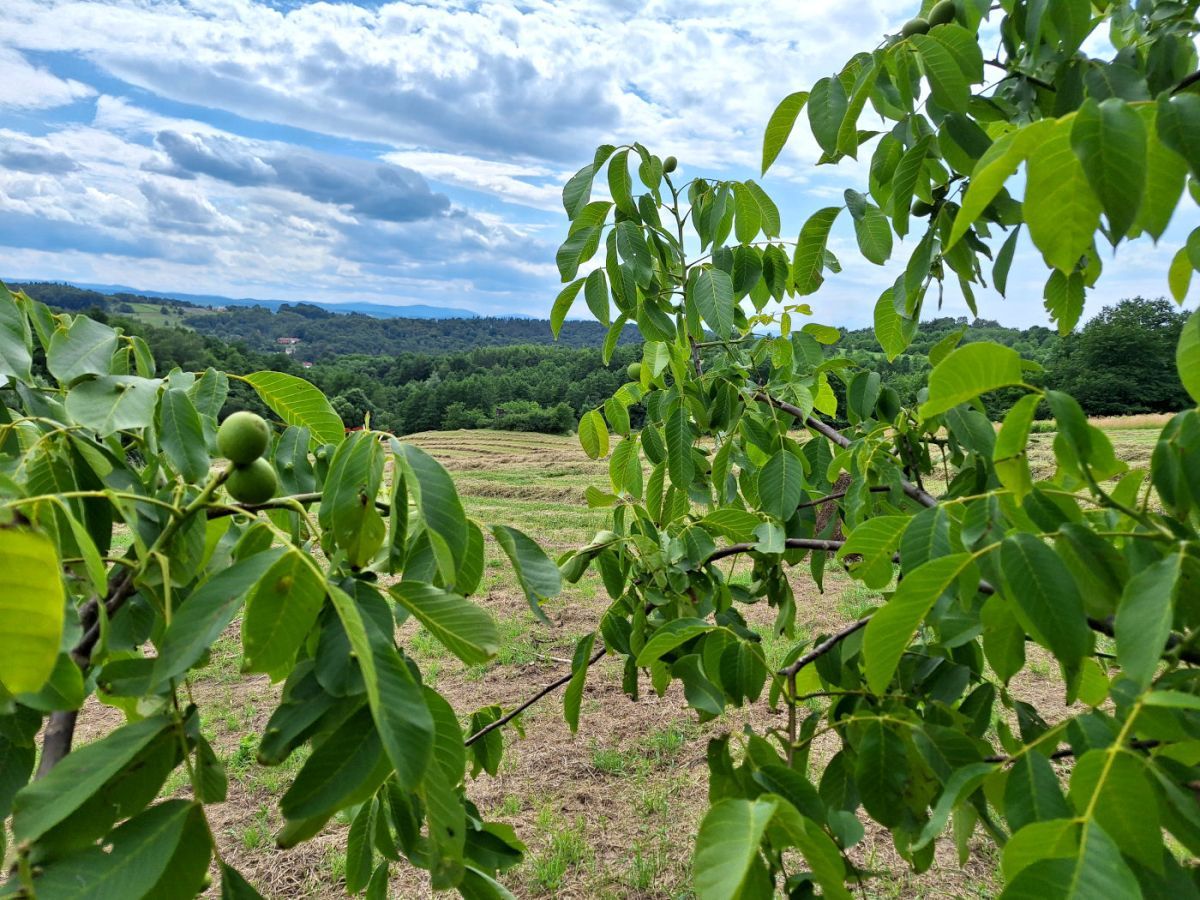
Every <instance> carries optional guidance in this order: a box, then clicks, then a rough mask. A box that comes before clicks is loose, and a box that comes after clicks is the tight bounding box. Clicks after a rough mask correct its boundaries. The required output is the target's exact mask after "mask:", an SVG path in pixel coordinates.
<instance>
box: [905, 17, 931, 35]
mask: <svg viewBox="0 0 1200 900" xmlns="http://www.w3.org/2000/svg"><path fill="white" fill-rule="evenodd" d="M928 33H929V20H928V19H922V18H920V17H919V16H918V17H917V18H915V19H909V20H908V21H907V22H905V23H904V27H903V28H901V29H900V36H901V37H912V36H913V35H914V34H928Z"/></svg>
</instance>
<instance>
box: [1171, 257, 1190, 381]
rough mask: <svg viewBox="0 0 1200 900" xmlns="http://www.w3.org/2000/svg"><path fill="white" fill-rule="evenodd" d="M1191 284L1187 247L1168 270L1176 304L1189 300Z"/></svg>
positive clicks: (1172, 261) (1172, 294)
mask: <svg viewBox="0 0 1200 900" xmlns="http://www.w3.org/2000/svg"><path fill="white" fill-rule="evenodd" d="M1191 283H1192V261H1191V260H1190V259H1189V258H1188V251H1187V247H1180V248H1179V252H1178V253H1176V254H1175V256H1174V258H1173V259H1172V260H1171V266H1170V268H1169V269H1168V270H1167V285H1168V286H1169V287H1170V289H1171V296H1172V297H1174V298H1175V302H1176V303H1183V301H1184V300H1186V299H1187V292H1188V287H1189V286H1190V285H1191ZM1181 371H1182V370H1181ZM1188 393H1191V392H1190V391H1189V392H1188Z"/></svg>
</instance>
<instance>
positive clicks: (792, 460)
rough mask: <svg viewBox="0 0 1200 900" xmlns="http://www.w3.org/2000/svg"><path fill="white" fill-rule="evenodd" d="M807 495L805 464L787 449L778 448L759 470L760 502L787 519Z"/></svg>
mask: <svg viewBox="0 0 1200 900" xmlns="http://www.w3.org/2000/svg"><path fill="white" fill-rule="evenodd" d="M803 496H804V464H803V463H802V462H800V460H799V459H797V458H796V455H795V454H794V453H792V452H791V451H789V450H787V449H783V450H779V451H778V452H776V453H775V455H774V456H772V457H771V458H770V459H769V460H767V461H766V463H764V464H763V467H762V468H761V469H759V471H758V497H759V506H760V508H761V509H762V511H763V512H765V513H766V514H767V515H769V516H774V517H775V518H776V519H779V520H780V521H783V522H786V521H787V520H788V519H790V518H791V517H792V513H794V512H795V511H796V507H797V506H799V505H800V498H801V497H803Z"/></svg>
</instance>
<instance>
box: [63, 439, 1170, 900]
mask: <svg viewBox="0 0 1200 900" xmlns="http://www.w3.org/2000/svg"><path fill="white" fill-rule="evenodd" d="M1143 435H1147V436H1151V439H1150V440H1149V442H1147V441H1146V439H1145V438H1143ZM1153 435H1154V432H1152V431H1145V432H1141V431H1132V430H1130V431H1127V432H1126V431H1121V432H1114V435H1113V436H1114V440H1115V442H1116V443H1117V445H1118V446H1117V449H1118V453H1119V454H1122V455H1124V456H1126V458H1132V459H1131V461H1134V460H1139V458H1140V457H1145V458H1148V455H1149V450H1150V449H1151V448H1152V446H1153V440H1152V436H1153ZM411 440H413V442H414V443H417V444H419V445H420V446H422V447H424V448H425V449H426V450H427V451H429V452H430V453H432V454H434V455H435V456H437V457H438V458H439V459H440V460H441V461H442V462H443V463H444V464H445V465H446V466H447V468H449V469H450V470H451V471H452V472H453V473H454V475H455V478H456V481H457V483H458V486H459V490H460V492H461V493H462V495H463V499H464V502H465V504H466V506H467V510H468V513H469V514H471V515H472V516H474V517H475V518H477V519H478V520H479V521H480V522H483V523H506V524H511V525H515V526H517V527H519V528H521V529H523V530H525V531H526V532H527V533H529V534H530V535H531V536H533V537H535V538H537V539H538V540H539V541H542V542H543V544H544V546H546V547H547V549H548V550H550V551H551V552H561V551H562V550H564V549H567V548H569V547H574V546H578V545H580V544H582V543H584V542H586V541H587V540H588V539H590V538H591V536H592V535H593V534H594V533H595V531H596V530H598V529H599V528H601V527H603V525H604V520H605V513H604V511H603V510H589V509H588V508H587V506H586V505H585V503H584V501H583V490H584V488H585V487H586V485H588V484H599V485H603V484H605V483H607V464H606V463H605V462H603V461H602V462H593V461H590V460H588V459H587V458H586V457H585V456H584V455H583V453H582V452H581V451H580V450H579V448H578V444H577V443H576V442H575V440H574V439H573V438H554V437H547V436H541V435H515V434H506V433H499V432H453V433H436V434H427V435H418V436H415V437H413V438H411ZM1035 440H1036V441H1038V442H1039V444H1044V446H1045V449H1046V450H1048V447H1049V444H1050V443H1051V442H1052V440H1053V435H1037V436H1035ZM1035 452H1038V451H1035ZM1041 452H1045V451H1044V450H1042V451H1041ZM1043 462H1044V461H1042V460H1035V465H1038V464H1041V463H1043ZM485 533H486V530H485ZM800 568H801V570H802V571H801V572H799V573H797V574H796V575H795V577H794V579H793V582H794V585H793V586H794V589H795V591H796V596H797V605H798V608H799V613H798V622H797V625H798V629H797V630H798V634H797V640H802V639H805V638H811V637H812V636H814V635H816V634H818V633H820V632H822V631H830V630H833V629H835V628H837V627H839V626H841V625H843V624H845V623H846V622H849V621H851V620H852V619H854V618H857V616H858V615H859V614H860V611H861V610H862V609H863V608H865V607H866V606H869V605H870V604H871V603H872V602H873V601H874V599H875V598H874V597H873V596H872V595H871V594H870V593H869V592H866V591H865V590H864V589H862V588H861V587H860V586H859V585H857V584H855V583H853V582H851V581H849V579H847V578H845V577H844V576H842V575H840V573H837V572H834V573H833V574H832V575H831V576H830V577H829V578H828V579H827V582H826V592H825V593H824V594H822V593H820V592H819V591H818V590H817V589H816V586H815V585H813V584H812V582H811V580H809V579H808V577H807V572H806V570H805V567H800ZM484 578H485V581H484V583H483V585H482V588H481V592H480V594H479V602H481V603H482V604H483V605H484V606H486V607H487V608H488V609H490V610H491V611H492V613H493V614H494V615H495V617H496V619H497V622H498V624H499V627H500V632H501V636H502V642H503V646H502V649H501V651H500V653H499V655H498V657H497V659H496V660H494V661H493V662H492V663H490V664H488V665H486V666H482V667H471V668H468V667H465V666H463V665H462V664H461V663H459V662H458V660H456V659H455V658H454V657H452V656H450V655H449V654H447V653H446V652H445V651H444V650H442V648H441V647H440V645H438V644H437V643H436V642H435V641H433V640H432V639H430V638H429V636H428V635H426V634H424V633H423V632H421V631H420V630H419V629H418V628H417V627H416V626H415V624H411V623H410V624H408V625H406V626H405V631H404V638H405V642H406V643H405V646H406V648H407V649H408V650H409V652H411V653H412V655H413V656H414V657H415V658H416V659H417V660H418V661H419V662H420V664H421V668H422V671H423V672H424V673H425V677H426V680H427V681H428V682H430V683H432V684H433V685H434V686H436V687H437V689H438V690H439V691H441V692H442V693H443V694H444V695H445V696H446V698H447V699H448V700H449V701H450V702H451V704H452V705H453V706H454V707H455V709H457V710H458V711H459V712H460V714H463V715H464V716H465V715H469V713H470V712H471V711H472V710H474V709H477V708H479V707H482V706H486V705H489V704H493V703H495V704H499V705H501V706H503V707H506V708H509V707H512V706H514V705H516V704H517V703H518V702H520V701H521V700H522V699H524V698H525V697H527V696H528V695H529V694H531V693H533V692H534V691H535V690H536V689H537V688H539V687H541V686H542V685H544V684H547V683H549V682H550V681H553V680H555V679H556V678H557V677H559V676H560V675H561V674H563V673H564V672H565V671H567V670H568V668H569V665H570V664H569V660H570V657H571V654H572V652H573V648H574V645H575V642H576V640H578V638H579V637H580V636H581V635H583V634H585V633H587V632H589V631H591V630H593V629H594V628H595V627H596V624H597V622H598V620H599V617H600V615H601V614H602V612H603V611H604V609H605V608H606V606H607V603H608V598H607V597H606V595H605V593H604V590H603V587H602V586H601V584H600V583H599V580H598V578H596V577H594V576H592V575H589V576H587V577H585V578H584V579H583V580H582V581H581V582H580V584H579V585H576V586H571V587H570V588H569V589H568V590H567V591H565V592H564V594H563V595H562V596H561V597H559V598H557V599H556V600H555V601H553V602H551V603H549V604H546V607H545V608H546V611H547V612H548V613H549V615H550V616H551V619H552V625H550V626H546V625H544V624H541V623H538V622H537V621H536V620H535V619H534V618H533V616H532V614H531V613H530V612H529V609H528V607H527V605H526V602H525V599H524V596H523V595H522V594H520V593H519V591H518V590H516V589H515V587H514V585H513V583H512V581H511V580H510V577H509V572H508V569H507V563H506V561H504V560H503V558H502V554H500V552H499V549H498V548H497V547H496V546H495V545H494V544H493V543H492V542H491V538H490V537H489V538H488V548H487V561H486V567H485V576H484ZM758 611H759V610H758V607H754V608H753V609H752V610H751V612H752V613H753V612H758ZM765 613H766V611H764V614H765ZM789 646H790V643H789V642H785V641H782V640H780V641H773V642H771V643H770V644H769V645H768V647H767V652H768V655H769V658H770V659H771V660H774V661H777V660H778V659H780V658H781V657H782V656H783V655H784V654H785V653H786V651H787V649H788V647H789ZM239 662H240V646H239V637H238V632H237V623H235V624H234V626H233V627H232V628H231V629H230V631H229V632H227V633H226V634H225V635H224V636H223V637H222V638H221V639H220V641H219V642H218V644H217V646H216V647H215V648H214V652H213V654H212V662H211V663H210V665H209V666H208V667H207V668H206V669H204V670H203V671H202V672H201V673H200V676H199V677H198V678H196V679H195V680H194V681H193V683H192V684H191V686H190V689H191V691H192V694H193V697H194V699H195V701H196V702H197V703H198V704H199V706H200V708H201V710H202V724H203V727H204V730H205V733H206V734H207V735H208V736H209V738H210V740H212V741H213V744H214V746H215V748H216V750H217V752H218V754H219V755H220V756H221V757H222V759H223V760H224V761H225V764H226V767H227V770H228V772H229V778H230V790H229V798H228V800H227V802H225V803H224V804H220V805H216V806H212V807H209V816H210V819H211V822H212V824H213V827H214V830H215V832H216V834H217V837H218V841H219V844H220V848H221V852H222V855H223V856H224V858H225V859H226V860H227V861H229V862H230V863H231V864H233V865H234V866H236V867H237V868H238V869H239V870H240V871H241V872H242V873H243V874H244V875H245V876H246V877H247V878H248V879H250V881H251V882H252V883H254V884H255V885H256V886H257V887H258V888H259V890H260V891H262V893H263V894H264V895H265V896H268V897H278V898H290V897H336V896H343V895H344V888H343V874H344V869H345V842H346V832H347V829H348V825H349V823H348V822H346V821H342V820H336V819H335V820H334V821H333V822H331V824H330V825H329V826H328V827H327V828H326V829H325V831H324V832H323V833H322V834H320V835H319V836H318V837H316V838H315V839H313V840H312V841H309V842H307V843H305V844H303V845H301V846H300V847H298V848H296V849H293V850H289V851H279V850H276V849H275V848H274V844H273V839H272V835H273V833H274V831H275V830H276V829H277V828H278V827H279V825H280V823H281V818H280V816H279V813H278V810H277V799H278V797H279V796H280V795H281V793H282V790H283V789H284V788H285V787H286V785H287V784H288V783H289V781H290V779H291V777H292V776H293V775H294V774H295V772H296V771H297V770H298V768H299V765H300V764H301V763H302V756H301V755H300V754H296V755H295V756H294V757H293V759H291V760H289V761H288V763H286V764H285V765H284V766H282V767H280V768H277V769H268V768H263V767H260V766H258V765H257V764H256V763H255V762H254V755H255V748H256V746H257V736H258V735H259V734H261V732H262V729H263V726H264V725H265V722H266V720H267V717H268V716H269V714H270V711H271V710H272V709H273V707H274V703H275V700H276V697H277V695H278V686H273V685H271V684H270V682H269V681H268V680H267V679H266V677H265V676H253V677H249V678H246V677H243V676H241V675H240V674H239V672H238V668H239ZM1013 693H1014V694H1015V695H1017V696H1018V697H1020V698H1022V699H1027V700H1030V701H1031V702H1034V703H1035V705H1038V706H1039V707H1042V708H1046V707H1047V706H1048V707H1049V708H1050V709H1051V711H1053V712H1057V713H1059V714H1065V712H1066V711H1065V709H1062V707H1061V697H1062V689H1061V686H1060V684H1059V681H1058V679H1057V673H1056V672H1055V671H1053V669H1052V668H1051V666H1050V664H1049V663H1048V662H1047V661H1046V660H1044V659H1041V660H1039V659H1038V658H1036V657H1035V656H1033V655H1032V654H1031V665H1030V667H1029V669H1028V670H1027V671H1026V672H1025V673H1023V674H1022V676H1021V677H1020V679H1019V680H1018V681H1017V682H1015V683H1014V685H1013ZM561 704H562V698H561V691H560V692H558V693H556V694H555V695H553V696H551V697H548V698H546V699H545V700H543V701H542V702H541V703H540V704H538V705H537V706H534V707H533V708H532V709H530V710H529V711H528V712H527V713H526V714H525V715H524V716H523V725H524V732H525V737H524V738H521V737H520V736H519V735H518V734H517V733H516V731H514V730H513V729H508V730H506V732H505V735H506V737H505V740H506V750H505V756H504V762H503V763H502V766H501V770H500V772H499V774H498V775H497V776H496V777H494V778H493V777H489V776H487V775H486V774H485V775H481V777H480V778H479V779H477V780H475V781H472V782H471V783H470V788H469V792H470V795H471V797H472V798H473V799H474V801H475V802H476V803H477V804H478V805H479V807H480V809H481V811H483V813H484V814H485V815H486V816H488V817H492V818H496V819H499V820H501V821H505V822H508V823H510V824H512V825H513V826H514V827H515V829H516V831H517V834H518V835H519V837H520V838H521V839H522V840H523V841H525V843H526V844H527V845H528V854H527V858H526V860H525V861H524V862H523V863H522V864H521V865H520V866H518V867H516V868H515V869H513V870H511V871H510V872H508V873H506V874H505V875H504V876H503V877H502V879H501V880H502V881H503V883H504V884H505V885H506V886H507V887H508V889H509V890H511V891H512V892H513V894H515V895H516V896H518V897H523V898H535V897H538V898H540V897H561V898H583V897H588V898H593V897H597V898H618V897H633V898H675V897H687V896H689V891H688V880H689V877H688V876H689V860H690V856H691V849H692V843H693V839H694V837H695V832H696V828H697V826H698V822H699V817H700V815H701V813H702V810H703V808H704V806H705V800H706V794H707V782H708V776H707V768H706V765H705V760H704V754H705V745H706V743H707V740H708V739H709V737H711V736H714V735H718V734H720V733H722V732H728V731H738V730H740V729H741V728H742V727H743V726H744V725H746V724H751V725H753V726H754V727H755V728H756V729H758V730H760V731H761V730H764V729H766V728H770V727H782V726H783V724H784V718H783V714H782V713H781V712H772V711H771V710H770V709H769V708H768V707H767V704H766V702H765V696H764V698H763V699H762V700H760V702H759V703H757V704H755V705H754V706H752V707H748V708H744V709H737V710H731V711H729V712H727V713H726V715H724V716H722V717H721V718H720V719H718V720H716V721H713V722H710V723H707V724H705V725H703V726H701V725H698V724H697V722H696V719H695V716H694V714H692V713H689V712H688V711H687V709H686V708H685V706H684V702H683V698H682V692H681V690H680V689H679V688H678V686H673V687H672V688H671V689H670V690H669V691H668V692H667V694H666V695H665V696H664V697H661V698H659V697H657V696H655V694H654V693H653V691H652V690H651V689H650V688H649V685H648V684H647V683H646V682H643V690H642V694H641V698H640V699H639V701H638V702H636V703H635V702H632V701H630V700H629V699H628V698H627V697H626V696H625V695H624V694H623V693H622V691H621V669H620V666H619V664H618V663H617V662H616V661H613V660H607V659H606V660H604V661H602V662H601V663H599V664H598V665H596V666H594V667H593V668H592V670H591V673H590V675H589V678H588V683H587V687H586V690H585V692H584V701H583V707H582V716H581V722H580V728H579V733H578V734H577V735H571V733H570V732H569V730H568V728H567V726H566V724H565V722H564V720H563V716H562V705H561ZM1056 705H1057V708H1055V707H1056ZM120 721H121V714H120V713H119V712H118V711H116V710H114V709H111V708H107V707H103V706H100V705H99V704H96V703H95V702H94V701H90V702H89V706H88V707H87V709H86V710H85V712H84V713H83V715H82V716H81V719H80V732H79V734H80V739H81V740H85V741H86V740H88V739H90V738H95V737H97V736H99V735H101V734H104V733H106V732H107V731H109V730H111V729H112V728H113V727H115V726H116V725H117V724H119V722H120ZM831 752H832V750H831V749H830V747H829V746H824V747H823V746H818V747H817V748H816V752H815V753H814V757H813V760H814V764H817V765H819V764H820V762H821V761H822V759H824V758H828V755H829V754H830V753H831ZM186 790H187V787H186V785H185V784H184V779H183V778H182V776H181V775H180V774H179V773H176V775H175V776H174V777H173V779H172V780H171V781H170V782H168V785H167V788H166V790H165V792H166V793H168V794H170V793H179V794H183V793H185V792H186ZM852 857H853V858H854V859H855V861H856V862H857V863H858V864H859V865H860V866H862V867H864V868H865V869H868V870H870V871H872V872H876V873H879V874H878V876H877V877H875V878H873V879H871V880H870V881H868V882H865V883H864V885H863V886H862V888H861V896H863V897H872V898H874V897H880V898H882V897H930V898H936V897H947V898H948V897H991V896H994V894H995V892H996V882H995V880H994V877H993V873H994V870H995V865H996V859H997V857H996V853H995V851H994V849H993V848H992V847H991V845H990V844H989V843H988V842H987V841H985V840H983V839H978V840H976V841H975V843H974V846H973V854H972V856H971V858H970V859H969V860H968V862H967V863H966V865H965V866H960V865H959V863H958V859H957V854H956V853H955V852H954V850H953V846H952V845H951V844H949V843H948V842H947V841H945V840H943V841H942V842H940V843H939V847H938V853H937V860H936V863H935V865H934V867H933V869H932V870H931V871H930V872H928V873H925V874H924V875H921V876H919V877H918V876H913V875H911V874H910V873H908V871H907V869H906V867H905V865H904V863H903V862H902V861H901V860H900V859H899V857H898V856H897V854H896V853H895V851H894V850H893V849H892V846H891V840H890V836H889V835H888V834H887V832H886V831H885V830H883V829H880V828H878V827H877V826H875V825H874V824H873V823H867V836H866V838H865V839H864V841H863V842H862V843H861V844H860V845H859V846H858V847H856V848H855V850H854V852H853V854H852ZM390 895H391V896H393V897H400V898H420V897H427V896H431V891H430V889H429V885H428V879H427V878H426V877H425V876H424V873H422V872H419V871H416V870H413V869H410V868H403V867H401V866H396V867H394V875H393V880H392V883H391V886H390Z"/></svg>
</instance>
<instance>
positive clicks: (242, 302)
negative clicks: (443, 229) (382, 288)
mask: <svg viewBox="0 0 1200 900" xmlns="http://www.w3.org/2000/svg"><path fill="white" fill-rule="evenodd" d="M77 286H78V287H81V288H86V289H87V290H91V291H97V292H98V293H101V294H106V295H109V296H130V297H146V298H149V299H151V300H180V301H183V302H184V303H190V304H192V305H193V306H226V307H229V306H265V307H266V308H267V309H272V310H274V309H279V308H280V307H281V306H290V305H291V304H293V303H296V302H297V301H295V300H259V299H256V298H253V297H222V296H220V295H218V294H184V293H179V292H175V291H173V292H171V293H167V294H165V293H162V292H161V291H143V290H139V289H138V288H131V287H127V286H125V285H122V284H88V283H86V282H80V283H79V284H78V285H77ZM30 296H33V295H32V293H31V294H30ZM303 302H305V303H311V305H312V306H319V307H321V309H328V310H329V311H330V312H341V313H351V312H356V313H362V314H363V315H367V316H374V317H375V318H377V319H474V318H478V316H477V315H476V314H475V313H473V312H471V311H470V310H469V309H457V308H454V307H444V306H427V305H423V304H411V305H409V304H400V305H392V304H387V303H368V302H365V301H350V302H348V303H321V302H319V301H315V300H314V301H303Z"/></svg>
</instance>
